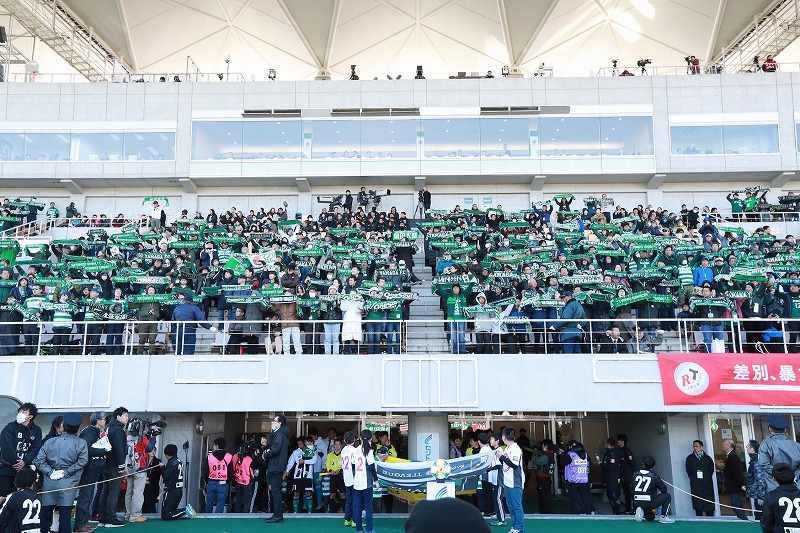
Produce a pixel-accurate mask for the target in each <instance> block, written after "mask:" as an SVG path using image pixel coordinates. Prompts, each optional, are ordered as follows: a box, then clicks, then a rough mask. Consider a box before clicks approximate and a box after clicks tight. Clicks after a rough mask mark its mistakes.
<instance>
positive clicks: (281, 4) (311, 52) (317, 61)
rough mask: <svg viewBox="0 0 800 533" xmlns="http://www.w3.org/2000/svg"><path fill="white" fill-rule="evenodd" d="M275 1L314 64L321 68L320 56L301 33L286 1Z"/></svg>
mask: <svg viewBox="0 0 800 533" xmlns="http://www.w3.org/2000/svg"><path fill="white" fill-rule="evenodd" d="M275 1H276V2H278V6H279V7H280V8H281V11H283V14H284V15H286V18H287V19H288V20H289V24H291V25H292V28H294V32H295V33H296V34H297V37H299V38H300V41H301V42H302V43H303V46H304V47H305V49H306V51H307V52H308V55H310V56H311V59H312V60H313V61H314V65H315V66H316V67H317V68H318V69H322V68H323V67H322V61H320V58H318V57H317V54H316V53H315V52H314V48H313V47H312V46H311V43H309V42H308V38H307V37H306V35H305V33H303V30H301V29H300V25H299V24H298V23H297V21H296V20H295V18H294V15H292V12H291V11H289V8H288V7H286V1H285V0H275Z"/></svg>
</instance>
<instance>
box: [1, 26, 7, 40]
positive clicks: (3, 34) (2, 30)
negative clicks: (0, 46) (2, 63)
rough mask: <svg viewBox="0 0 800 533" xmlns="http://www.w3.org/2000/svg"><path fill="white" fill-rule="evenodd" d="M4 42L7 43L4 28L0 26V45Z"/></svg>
mask: <svg viewBox="0 0 800 533" xmlns="http://www.w3.org/2000/svg"><path fill="white" fill-rule="evenodd" d="M6 42H8V40H7V37H6V27H5V26H0V43H6Z"/></svg>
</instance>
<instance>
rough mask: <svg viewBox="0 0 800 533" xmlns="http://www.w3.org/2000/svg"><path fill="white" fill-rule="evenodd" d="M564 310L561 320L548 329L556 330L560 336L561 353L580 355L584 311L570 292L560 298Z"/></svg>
mask: <svg viewBox="0 0 800 533" xmlns="http://www.w3.org/2000/svg"><path fill="white" fill-rule="evenodd" d="M562 299H563V300H564V304H565V305H564V309H563V310H562V313H561V320H559V321H558V322H557V323H556V325H555V326H550V329H557V330H558V331H559V332H560V336H561V346H562V350H563V353H565V354H572V353H581V339H582V337H583V321H584V320H586V311H584V309H583V306H582V305H581V303H580V302H579V301H578V300H576V299H575V298H573V295H572V292H571V291H564V294H563V296H562Z"/></svg>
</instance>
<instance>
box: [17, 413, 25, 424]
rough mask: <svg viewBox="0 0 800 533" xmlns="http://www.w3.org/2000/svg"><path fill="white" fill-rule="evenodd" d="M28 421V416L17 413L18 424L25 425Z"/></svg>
mask: <svg viewBox="0 0 800 533" xmlns="http://www.w3.org/2000/svg"><path fill="white" fill-rule="evenodd" d="M27 419H28V415H26V414H25V413H17V424H24V423H25V421H26V420H27Z"/></svg>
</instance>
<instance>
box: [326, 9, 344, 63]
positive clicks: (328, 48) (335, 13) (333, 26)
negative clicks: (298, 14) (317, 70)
mask: <svg viewBox="0 0 800 533" xmlns="http://www.w3.org/2000/svg"><path fill="white" fill-rule="evenodd" d="M341 8H342V0H335V2H334V4H333V16H331V27H330V30H328V44H327V45H326V46H325V58H324V59H323V60H322V68H323V69H324V70H326V71H327V70H328V68H329V67H330V64H331V53H332V52H333V41H334V38H335V37H336V27H337V26H338V25H339V12H340V11H341Z"/></svg>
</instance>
